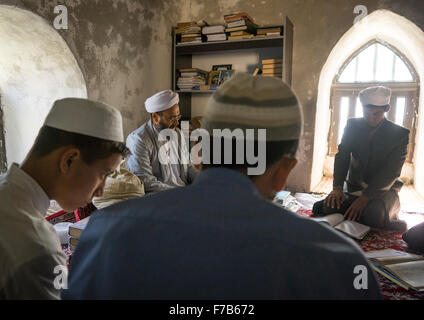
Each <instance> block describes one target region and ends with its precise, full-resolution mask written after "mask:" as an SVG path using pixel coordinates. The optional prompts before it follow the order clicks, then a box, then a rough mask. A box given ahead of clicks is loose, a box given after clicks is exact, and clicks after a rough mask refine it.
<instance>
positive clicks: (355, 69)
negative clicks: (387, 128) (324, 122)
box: [328, 41, 418, 162]
mask: <svg viewBox="0 0 424 320" xmlns="http://www.w3.org/2000/svg"><path fill="white" fill-rule="evenodd" d="M375 85H384V86H387V87H389V88H390V89H392V97H391V101H390V105H391V108H390V111H389V112H388V114H387V115H386V117H387V118H388V119H389V120H391V121H393V122H395V123H396V124H398V125H401V126H404V127H406V128H408V129H410V131H411V135H410V140H409V141H410V143H409V146H408V156H407V160H406V161H407V162H412V156H413V152H414V141H415V122H416V116H417V105H418V103H417V99H418V81H417V76H416V73H415V71H414V70H413V69H412V68H411V67H410V64H409V63H408V62H407V60H406V59H405V58H404V57H402V55H401V54H400V53H399V52H398V51H397V50H396V49H395V48H393V47H391V46H389V45H387V44H384V43H382V42H379V41H372V42H371V43H368V44H367V45H365V46H364V47H362V48H361V49H360V50H358V51H357V52H356V53H355V54H353V55H352V57H351V58H350V59H348V60H347V62H346V63H345V64H344V66H343V67H342V68H341V69H340V71H339V73H338V74H337V75H336V77H335V79H334V82H333V85H332V97H331V106H330V108H331V127H330V132H329V137H328V138H329V141H328V142H329V143H328V146H329V148H328V155H329V156H333V155H334V154H335V153H337V146H338V144H339V143H340V141H341V138H342V136H343V131H344V127H345V126H346V122H347V120H348V119H349V118H358V117H362V105H361V103H360V101H359V98H358V96H359V91H361V90H362V89H365V88H367V87H369V86H375Z"/></svg>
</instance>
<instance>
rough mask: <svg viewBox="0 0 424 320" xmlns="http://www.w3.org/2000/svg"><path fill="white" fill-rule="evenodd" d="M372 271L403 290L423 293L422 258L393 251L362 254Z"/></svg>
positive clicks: (423, 263)
mask: <svg viewBox="0 0 424 320" xmlns="http://www.w3.org/2000/svg"><path fill="white" fill-rule="evenodd" d="M364 254H365V256H366V257H367V258H368V260H370V262H371V263H372V264H373V268H374V270H376V271H377V272H379V273H380V274H382V275H383V276H385V277H387V278H388V279H390V280H391V281H393V282H395V283H396V284H398V285H400V286H401V287H403V288H405V289H407V290H408V289H413V290H416V291H424V257H423V256H422V255H418V254H413V253H408V252H404V251H399V250H394V249H384V250H372V251H367V252H365V253H364Z"/></svg>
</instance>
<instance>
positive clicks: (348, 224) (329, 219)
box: [312, 213, 371, 240]
mask: <svg viewBox="0 0 424 320" xmlns="http://www.w3.org/2000/svg"><path fill="white" fill-rule="evenodd" d="M312 220H315V221H318V222H325V223H327V224H329V225H330V226H332V227H333V228H335V229H336V230H339V231H341V232H343V233H345V234H347V235H348V236H350V237H352V238H355V239H358V240H362V239H363V238H364V237H365V236H366V235H367V233H368V231H370V229H371V228H370V227H368V226H365V225H363V224H360V223H358V222H356V221H350V220H345V218H344V216H343V215H342V214H340V213H333V214H329V215H328V216H325V217H319V218H312Z"/></svg>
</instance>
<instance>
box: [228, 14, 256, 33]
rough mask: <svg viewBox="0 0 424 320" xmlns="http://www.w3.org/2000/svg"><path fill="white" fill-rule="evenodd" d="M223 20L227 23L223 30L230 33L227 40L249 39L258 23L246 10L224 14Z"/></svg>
mask: <svg viewBox="0 0 424 320" xmlns="http://www.w3.org/2000/svg"><path fill="white" fill-rule="evenodd" d="M224 20H225V22H226V23H227V28H226V29H225V31H226V32H229V33H230V36H229V37H228V40H243V39H251V38H253V37H254V36H255V34H256V28H257V27H258V25H256V24H255V23H254V22H253V19H252V18H251V17H250V16H249V15H248V14H247V13H246V12H240V13H234V14H228V15H225V16H224Z"/></svg>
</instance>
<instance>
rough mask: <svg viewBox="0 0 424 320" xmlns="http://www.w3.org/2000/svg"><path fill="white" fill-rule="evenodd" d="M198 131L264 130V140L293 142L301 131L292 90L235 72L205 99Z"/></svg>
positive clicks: (270, 80) (276, 81) (278, 82)
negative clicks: (207, 99)
mask: <svg viewBox="0 0 424 320" xmlns="http://www.w3.org/2000/svg"><path fill="white" fill-rule="evenodd" d="M202 128H204V129H206V130H207V131H208V132H209V133H210V134H212V135H213V131H214V129H221V130H222V129H225V128H228V129H230V130H234V129H236V128H241V129H242V130H246V129H250V128H252V129H260V128H263V129H266V139H267V141H284V140H297V139H299V138H300V136H301V135H302V131H303V115H302V110H301V106H300V102H299V100H298V98H297V97H296V94H295V93H294V92H293V90H292V89H291V88H290V87H289V86H288V85H287V84H286V83H284V82H283V81H281V80H280V79H277V78H274V77H263V76H252V75H248V74H243V73H239V74H236V75H235V76H233V77H232V78H231V79H230V80H228V81H226V82H225V83H224V84H223V85H222V86H221V87H220V88H219V89H218V90H217V91H216V92H215V93H214V94H213V96H212V97H211V98H210V99H209V102H208V105H207V107H206V110H205V114H204V117H203V121H202Z"/></svg>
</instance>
